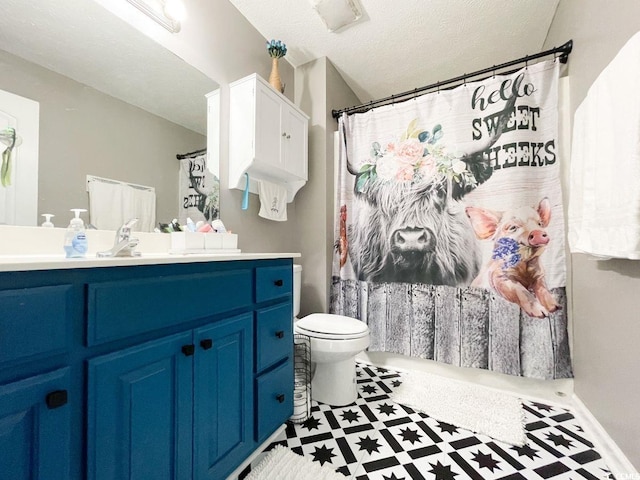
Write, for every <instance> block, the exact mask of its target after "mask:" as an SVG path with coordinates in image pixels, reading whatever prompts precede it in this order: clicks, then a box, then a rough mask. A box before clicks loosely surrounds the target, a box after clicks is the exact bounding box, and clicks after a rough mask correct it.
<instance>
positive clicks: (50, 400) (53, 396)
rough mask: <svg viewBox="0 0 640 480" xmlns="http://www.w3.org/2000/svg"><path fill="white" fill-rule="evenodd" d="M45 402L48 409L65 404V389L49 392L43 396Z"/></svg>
mask: <svg viewBox="0 0 640 480" xmlns="http://www.w3.org/2000/svg"><path fill="white" fill-rule="evenodd" d="M45 402H46V403H47V408H49V410H53V409H54V408H59V407H61V406H63V405H66V404H67V391H66V390H55V391H53V392H50V393H48V394H47V396H46V397H45Z"/></svg>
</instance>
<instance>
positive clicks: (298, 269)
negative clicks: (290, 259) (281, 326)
mask: <svg viewBox="0 0 640 480" xmlns="http://www.w3.org/2000/svg"><path fill="white" fill-rule="evenodd" d="M301 285H302V266H301V265H294V266H293V316H294V318H295V317H297V316H298V314H299V313H300V286H301Z"/></svg>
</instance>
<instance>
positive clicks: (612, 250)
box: [568, 32, 640, 260]
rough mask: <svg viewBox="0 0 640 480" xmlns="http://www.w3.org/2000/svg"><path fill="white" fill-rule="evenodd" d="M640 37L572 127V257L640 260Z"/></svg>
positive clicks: (596, 87) (605, 74) (592, 92)
mask: <svg viewBox="0 0 640 480" xmlns="http://www.w3.org/2000/svg"><path fill="white" fill-rule="evenodd" d="M638 85H640V32H639V33H637V34H636V35H635V36H633V37H632V38H631V39H630V40H629V41H628V42H627V44H626V45H625V46H624V47H623V48H622V49H621V50H620V52H619V53H618V54H617V55H616V57H615V58H614V59H613V60H612V61H611V63H610V64H609V65H608V66H607V67H606V68H605V69H604V70H603V71H602V73H601V74H600V76H599V77H598V78H597V79H596V81H595V82H594V83H593V85H592V86H591V88H590V89H589V92H588V93H587V96H586V97H585V99H584V101H583V102H582V104H580V106H579V107H578V109H577V110H576V113H575V117H574V122H573V142H572V151H571V174H570V190H569V208H568V227H569V232H568V237H569V247H570V249H571V251H572V252H576V253H587V254H592V255H595V256H597V257H599V258H611V257H617V258H629V259H636V260H637V259H640V188H638V185H640V94H639V93H638Z"/></svg>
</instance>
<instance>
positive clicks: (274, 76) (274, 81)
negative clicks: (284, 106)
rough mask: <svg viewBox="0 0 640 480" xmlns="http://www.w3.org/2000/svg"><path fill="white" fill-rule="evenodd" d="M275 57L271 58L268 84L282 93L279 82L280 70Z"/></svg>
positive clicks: (281, 86)
mask: <svg viewBox="0 0 640 480" xmlns="http://www.w3.org/2000/svg"><path fill="white" fill-rule="evenodd" d="M278 60H280V59H279V58H277V57H274V58H272V59H271V75H269V84H270V85H271V86H272V87H273V88H274V89H276V90H277V91H278V92H280V93H284V88H283V85H282V82H280V71H279V70H278Z"/></svg>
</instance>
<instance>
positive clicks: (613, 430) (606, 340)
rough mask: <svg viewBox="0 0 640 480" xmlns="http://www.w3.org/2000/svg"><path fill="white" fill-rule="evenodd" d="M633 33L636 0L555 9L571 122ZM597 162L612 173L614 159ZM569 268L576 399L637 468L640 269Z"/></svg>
mask: <svg viewBox="0 0 640 480" xmlns="http://www.w3.org/2000/svg"><path fill="white" fill-rule="evenodd" d="M639 30H640V2H638V1H637V0H617V1H616V2H604V1H602V0H561V1H560V5H559V8H558V10H557V12H556V16H555V18H554V20H553V23H552V25H551V29H550V31H549V34H548V37H547V40H546V42H545V48H550V47H553V46H556V45H560V44H562V43H564V42H565V41H567V40H569V39H571V38H572V39H573V41H574V49H573V53H572V54H571V56H570V59H569V64H568V69H569V70H568V72H569V80H570V85H571V114H572V115H573V113H574V112H575V110H576V108H577V107H578V105H579V104H580V103H581V102H582V100H583V99H584V97H585V95H586V94H587V90H588V89H589V87H590V86H591V84H592V83H593V81H594V80H595V79H596V78H597V76H598V74H599V73H600V72H601V71H602V70H603V68H604V67H605V66H606V65H607V64H608V63H609V62H610V61H611V59H612V58H613V57H614V56H615V54H616V53H617V52H618V51H619V49H620V48H621V47H622V46H623V45H624V43H625V42H626V41H627V40H628V39H629V38H630V37H631V36H632V35H633V34H634V33H636V32H637V31H639ZM634 96H635V97H636V98H637V92H634ZM594 134H597V133H595V132H594ZM603 161H608V162H610V163H611V168H616V167H615V159H614V158H607V157H606V156H603ZM621 180H622V177H621ZM571 261H572V270H571V277H572V289H571V292H570V295H571V296H572V303H573V312H572V313H573V326H574V327H573V335H574V336H573V345H574V349H573V357H574V373H575V392H576V394H577V395H578V397H579V398H580V399H581V400H582V401H583V402H584V403H585V405H586V406H587V407H588V408H589V410H590V411H591V412H592V413H593V414H594V415H595V417H596V418H597V419H598V421H599V422H600V423H601V424H602V426H603V427H604V428H605V429H606V430H607V432H608V433H609V435H611V437H612V438H613V439H614V441H615V442H616V443H617V444H618V446H619V447H620V448H621V449H622V450H623V451H624V453H625V454H626V456H627V457H628V458H629V460H630V461H631V462H632V463H633V464H634V466H635V467H636V468H640V448H638V444H639V443H638V442H639V440H638V439H640V410H639V409H638V405H639V404H640V382H638V379H637V375H638V372H639V371H640V349H639V347H638V341H639V340H640V321H639V320H640V313H639V312H640V296H639V295H638V292H639V291H640V262H638V261H630V260H609V261H596V260H594V259H593V258H590V257H588V256H586V255H579V254H577V255H572V258H571Z"/></svg>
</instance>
